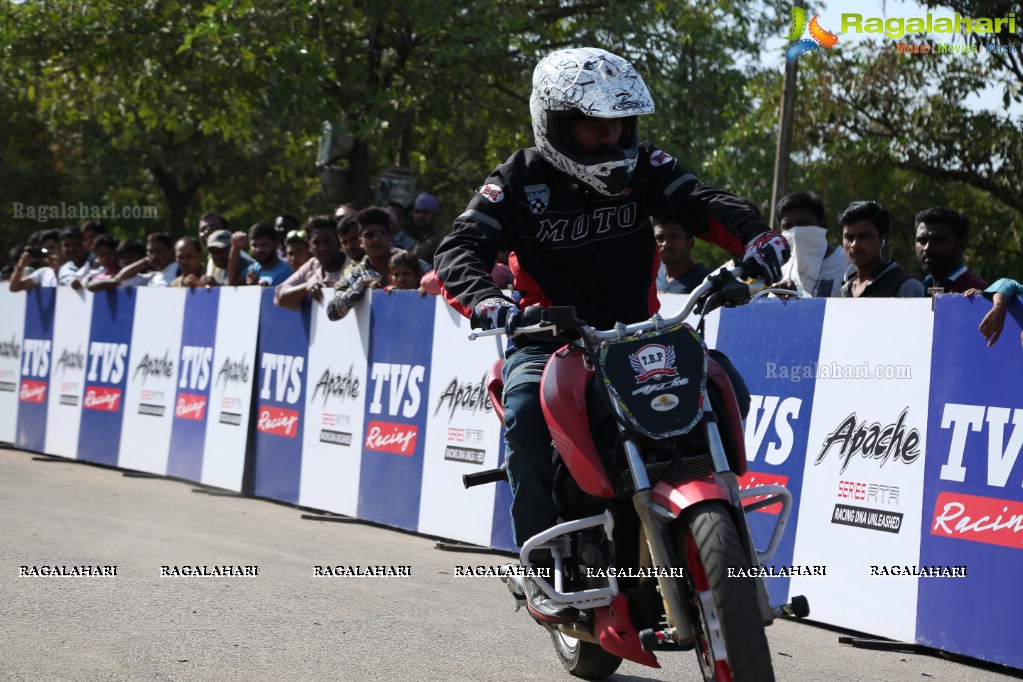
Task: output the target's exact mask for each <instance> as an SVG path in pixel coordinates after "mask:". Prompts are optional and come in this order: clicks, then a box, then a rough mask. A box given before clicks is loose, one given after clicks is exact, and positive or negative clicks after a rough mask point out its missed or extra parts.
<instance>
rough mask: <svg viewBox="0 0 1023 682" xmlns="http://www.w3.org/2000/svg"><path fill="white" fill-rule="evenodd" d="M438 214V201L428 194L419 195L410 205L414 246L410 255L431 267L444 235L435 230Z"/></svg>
mask: <svg viewBox="0 0 1023 682" xmlns="http://www.w3.org/2000/svg"><path fill="white" fill-rule="evenodd" d="M439 213H440V201H439V200H438V199H437V197H435V196H432V195H430V194H425V193H424V194H420V195H419V196H418V197H416V203H415V204H413V205H412V224H413V225H414V230H415V238H416V244H415V246H413V247H412V253H414V254H415V255H416V256H418V257H419V259H420V260H423V261H426V262H427V263H429V264H430V265H433V254H434V253H436V251H437V247H438V246H440V242H441V239H443V238H444V235H443V234H442V233H441V231H440V230H439V229H438V228H437V216H438V214H439Z"/></svg>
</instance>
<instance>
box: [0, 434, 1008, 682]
mask: <svg viewBox="0 0 1023 682" xmlns="http://www.w3.org/2000/svg"><path fill="white" fill-rule="evenodd" d="M43 459H44V458H37V457H36V456H34V455H32V454H30V453H25V452H16V451H10V450H0V605H2V608H0V679H2V680H39V679H60V680H64V679H69V680H137V679H145V680H389V681H391V680H524V679H529V680H567V679H574V678H570V677H569V676H568V675H567V673H565V672H564V671H563V669H562V668H561V666H560V664H559V663H558V662H557V659H556V658H555V656H554V653H553V651H552V650H551V645H550V640H549V639H548V637H547V635H546V634H545V632H544V631H543V630H542V629H541V628H540V627H538V626H537V625H536V624H535V623H533V622H532V621H531V620H530V619H529V618H528V616H526V614H525V611H524V610H523V611H520V612H518V613H515V612H514V607H513V604H512V600H511V598H510V596H508V594H507V592H506V590H505V587H504V586H503V585H502V584H501V583H500V582H499V580H498V579H496V578H467V577H455V576H454V575H453V573H454V568H455V566H469V565H481V564H482V565H499V564H501V563H505V561H506V559H505V558H504V557H502V556H498V555H494V554H485V553H452V552H444V551H440V550H438V549H436V548H435V544H436V542H435V540H433V539H430V538H424V537H420V536H416V535H411V534H407V533H401V532H397V531H392V530H388V529H384V528H380V527H374V526H369V525H365V524H360V523H327V522H321V521H312V520H304V519H302V514H303V512H302V511H301V510H298V509H295V508H292V507H289V506H286V505H280V504H274V503H271V502H267V501H262V500H254V499H246V498H241V497H237V496H219V495H209V494H203V493H196V492H193V489H194V486H192V485H190V484H187V483H182V482H179V481H172V480H166V479H160V478H136V477H128V476H125V475H123V474H122V473H121V472H119V471H116V470H112V469H104V468H99V467H94V466H89V465H84V464H78V463H74V462H68V461H40V460H43ZM86 565H87V566H99V567H104V566H116V575H115V576H109V575H108V576H88V577H85V576H80V577H73V576H54V575H49V576H20V575H19V574H20V573H21V572H22V568H21V567H22V566H25V567H27V572H40V573H41V572H44V571H45V570H46V569H45V568H44V567H48V566H66V567H68V570H71V569H72V567H74V566H86ZM338 565H341V566H363V567H372V566H384V567H394V572H396V573H397V572H400V569H399V567H403V566H404V567H408V572H409V573H410V574H411V575H409V576H394V577H386V576H381V577H340V576H333V577H325V576H316V575H314V572H315V568H314V567H315V566H338ZM163 566H168V567H172V568H171V569H170V570H171V571H173V567H178V568H179V571H178V572H183V569H182V567H187V566H208V567H210V570H213V569H214V567H217V566H233V567H242V568H241V569H240V571H241V572H243V573H244V572H246V568H245V567H258V569H257V570H258V575H241V576H237V577H196V576H190V577H182V576H178V577H173V576H161V570H162V569H161V567H163ZM34 567H35V568H34ZM93 570H96V569H93ZM233 570H239V569H238V568H235V569H233ZM108 572H109V569H108ZM247 572H249V573H252V572H253V570H252V569H251V568H249V569H248V570H247ZM840 634H841V633H839V632H837V631H834V630H831V629H827V628H823V627H819V626H814V625H812V624H806V623H794V622H777V623H775V624H774V625H773V626H772V627H770V628H769V629H768V636H769V639H770V643H771V649H772V652H773V655H774V666H775V671H776V675H777V678H778V679H779V680H812V681H817V680H843V681H867V680H870V681H874V680H885V681H889V680H892V681H896V680H923V679H926V680H956V681H963V682H965V681H970V682H979V681H988V680H991V681H993V680H1011V679H1021V678H1023V676H1016V675H1009V674H1005V673H1002V672H996V671H993V670H990V669H987V668H984V667H979V666H975V665H968V664H964V663H962V662H954V661H950V660H945V659H943V658H940V657H937V656H929V655H919V654H911V653H905V652H898V651H896V652H890V651H889V652H882V651H872V650H865V649H858V648H852V647H850V646H847V645H842V644H839V643H838V637H839V635H840ZM661 663H662V665H663V666H664V667H663V668H661V669H651V668H646V667H644V666H640V665H636V664H632V663H628V662H626V663H625V664H623V665H622V667H621V668H620V670H619V673H618V674H617V676H616V677H615V678H614V679H617V680H623V681H639V680H694V681H695V680H698V679H700V675H699V671H698V668H697V665H696V659H695V656H694V655H693V654H692V653H688V652H687V653H669V654H664V655H662V656H661Z"/></svg>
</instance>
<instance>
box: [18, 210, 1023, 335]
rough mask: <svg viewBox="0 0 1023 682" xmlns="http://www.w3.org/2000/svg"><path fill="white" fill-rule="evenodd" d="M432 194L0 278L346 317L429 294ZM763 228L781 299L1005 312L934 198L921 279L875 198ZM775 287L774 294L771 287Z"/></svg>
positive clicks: (917, 227) (505, 276) (923, 225)
mask: <svg viewBox="0 0 1023 682" xmlns="http://www.w3.org/2000/svg"><path fill="white" fill-rule="evenodd" d="M440 211H441V204H440V201H439V200H438V199H437V198H436V197H434V196H431V195H429V194H420V195H419V196H418V197H416V199H415V201H414V203H413V204H412V205H411V207H409V210H406V207H404V206H402V205H401V204H400V203H397V202H390V203H387V204H386V205H384V206H380V207H378V206H370V207H367V208H363V209H361V210H359V209H358V208H357V207H356V206H354V205H352V204H344V205H342V206H340V207H339V208H338V209H337V211H336V212H335V213H334V215H332V216H331V215H314V216H311V217H309V218H308V219H307V220H306V221H305V223H304V224H302V225H301V226H300V224H299V221H298V219H297V218H295V216H292V215H289V214H281V215H278V216H277V217H276V218H275V220H274V222H273V224H270V223H256V224H255V225H252V226H251V227H250V228H249V229H248V230H247V231H234V232H232V231H231V229H230V227H229V225H228V221H227V219H226V218H225V217H224V216H222V215H220V214H218V213H213V212H209V213H205V214H203V216H202V217H201V218H200V220H199V225H198V232H197V236H196V237H193V236H184V237H181V238H180V239H178V240H176V241H175V240H174V239H172V238H171V236H170V235H168V234H167V233H165V232H152V233H150V234H148V235H147V236H146V238H145V241H140V240H138V239H124V240H121V241H118V240H117V239H116V238H115V237H114V236H112V235H111V234H109V233H108V227H107V225H105V224H104V223H103V222H102V221H100V220H90V221H88V222H86V223H85V224H83V225H80V226H79V225H69V226H67V227H65V228H63V229H60V230H57V229H48V230H41V231H39V232H36V233H34V234H33V235H32V236H31V237H30V239H29V240H28V243H26V244H23V245H20V246H17V247H15V248H14V249H12V250H11V251H10V254H9V260H10V263H11V264H9V265H8V266H7V267H6V268H4V270H3V271H2V273H0V277H2V279H4V280H7V281H8V282H9V287H10V290H11V291H15V292H17V291H22V290H26V289H32V288H34V287H49V286H70V287H72V288H74V289H88V290H90V291H102V290H105V289H113V288H117V287H137V286H152V287H211V286H223V285H234V286H246V285H252V286H267V287H273V288H274V302H275V303H276V304H277V305H279V306H282V307H285V308H289V309H297V308H298V307H299V305H300V304H301V302H302V301H303V300H304V299H305V298H306V297H309V298H312V299H315V300H317V301H322V300H324V298H325V292H324V289H329V291H327V292H326V297H327V298H328V299H329V300H328V305H327V314H328V316H329V317H330V318H331V319H340V318H342V317H344V316H345V315H346V314H347V313H348V312H349V310H351V308H352V307H353V306H354V305H355V304H356V303H357V302H358V301H359V300H361V299H362V298H363V296H364V294H365V291H366V290H367V289H374V288H379V289H382V290H384V291H388V292H389V291H393V290H395V289H415V290H418V291H419V293H420V294H421V295H427V294H432V295H436V294H439V293H440V291H441V283H440V282H439V280H438V279H437V277H436V274H435V273H434V271H433V268H432V260H433V256H434V253H435V252H436V250H437V246H438V244H439V243H440V240H441V238H442V236H443V231H442V230H441V228H440V226H439V224H438V217H439V215H440ZM775 216H776V217H775V221H776V225H775V229H776V230H777V231H778V232H779V233H781V234H782V235H783V236H784V237H785V238H786V240H787V241H788V242H789V245H790V247H791V252H792V258H791V260H790V261H789V262H788V263H787V264H786V266H785V269H784V277H785V279H784V280H783V281H782V282H780V283H778V284H777V285H776V289H784V290H788V291H791V292H792V294H791V297H792V298H809V297H844V298H883V297H896V298H909V297H922V296H933V295H935V294H938V293H946V294H949V293H951V294H963V295H966V296H970V297H972V296H976V295H982V296H984V297H986V298H988V299H989V300H991V301H992V308H991V310H990V311H989V312H988V314H987V315H986V316H985V318H984V320H983V322H982V323H981V326H980V332H981V334H982V335H983V336H984V338H985V339H986V340H987V341H988V345H991V344H993V343H994V342H995V341H997V340H998V337H999V335H1000V334H1001V331H1002V329H1003V326H1004V321H1005V314H1006V311H1007V309H1008V307H1009V305H1010V303H1011V301H1012V300H1013V298H1014V297H1015V296H1019V295H1023V285H1020V284H1019V283H1018V282H1016V281H1014V280H1011V279H1000V280H998V281H997V282H995V283H994V284H992V285H990V286H989V284H988V282H986V281H985V280H984V279H982V278H980V277H978V276H977V275H975V274H974V273H972V272H970V270H969V268H968V267H967V265H966V263H965V261H964V253H965V250H966V247H967V244H968V240H969V221H968V219H967V218H966V216H965V215H963V214H962V213H960V212H958V211H955V210H952V209H949V208H943V207H932V208H927V209H924V210H921V211H920V212H919V213H917V215H916V216H915V219H914V221H913V230H914V231H915V250H916V257H917V260H918V262H919V265H920V267H921V269H922V271H923V272H924V273H925V277H924V278H923V281H920V280H917V279H915V278H914V277H913V276H912V275H910V274H909V273H908V272H906V271H905V270H903V269H902V268H901V267H899V265H898V263H896V262H895V261H894V260H893V259H892V258H891V252H890V247H889V235H890V232H891V230H892V225H891V224H890V219H889V215H888V212H887V211H886V210H885V208H884V207H883V206H882V205H881V204H879V203H877V202H875V201H857V202H853V203H852V204H850V205H849V206H847V207H846V208H845V209H844V210H843V211H842V212H841V213H840V214H839V215H838V218H837V220H836V228H837V234H836V237H837V238H839V239H840V243H839V244H833V243H831V242H830V241H829V239H828V233H829V230H828V228H827V226H826V223H827V220H826V218H825V210H824V202H823V201H822V199H821V198H820V196H818V195H817V194H815V193H813V192H795V193H793V194H789V195H787V196H786V197H784V198H783V199H782V200H781V201H780V202H778V205H777V206H776V210H775ZM653 230H654V236H655V239H656V242H657V245H658V249H659V255H660V260H661V266H660V270H659V272H658V275H657V280H656V286H657V289H658V291H663V292H669V293H687V292H689V291H691V290H692V289H694V288H695V287H696V286H698V285H699V283H700V282H702V281H703V280H704V279H705V278H706V277H707V276H708V275H709V274H710V273H711V272H712V269H711V268H709V267H707V266H706V265H704V264H703V263H698V262H695V261H694V260H693V259H692V249H693V245H694V239H693V236H692V235H691V234H689V232H687V230H686V227H685V226H683V225H677V224H675V223H662V222H659V221H656V220H655V221H654V224H653ZM508 255H509V254H502V257H501V258H500V259H499V262H498V263H497V264H496V265H495V267H494V269H493V271H492V273H491V276H492V277H493V278H494V280H495V282H496V283H497V284H498V285H499V286H501V287H511V286H512V271H511V270H510V269H509V266H508V265H507V258H508ZM783 295H784V294H783Z"/></svg>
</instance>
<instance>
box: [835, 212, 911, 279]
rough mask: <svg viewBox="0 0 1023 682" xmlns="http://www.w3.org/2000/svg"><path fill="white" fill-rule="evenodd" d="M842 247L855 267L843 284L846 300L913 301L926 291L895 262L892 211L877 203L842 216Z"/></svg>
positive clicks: (851, 268)
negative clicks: (888, 253) (889, 249)
mask: <svg viewBox="0 0 1023 682" xmlns="http://www.w3.org/2000/svg"><path fill="white" fill-rule="evenodd" d="M838 225H839V227H841V228H842V246H843V247H844V248H845V255H846V256H847V257H848V258H849V262H850V263H852V265H850V266H849V269H848V270H846V273H845V281H844V282H843V283H842V297H843V298H892V297H897V298H913V297H919V296H923V295H924V287H923V285H922V284H920V282H918V281H917V280H915V279H913V277H912V275H910V274H909V273H908V272H906V271H905V270H903V269H902V268H900V267H899V265H898V263H896V262H895V261H893V260H892V259H891V258H888V259H887V260H886V259H885V257H884V249H885V247H886V246H887V245H888V229H889V228H888V211H886V210H885V208H884V207H883V206H881V204H879V203H877V202H876V201H856V202H853V203H852V204H850V205H849V207H848V208H846V209H845V210H844V211H843V212H842V215H840V216H838Z"/></svg>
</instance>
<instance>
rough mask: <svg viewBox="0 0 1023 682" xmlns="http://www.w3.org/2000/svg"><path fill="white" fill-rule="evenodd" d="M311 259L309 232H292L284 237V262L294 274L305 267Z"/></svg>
mask: <svg viewBox="0 0 1023 682" xmlns="http://www.w3.org/2000/svg"><path fill="white" fill-rule="evenodd" d="M310 257H311V254H310V253H309V233H308V232H306V231H305V230H291V231H290V232H288V233H287V234H286V235H285V236H284V260H285V261H287V263H288V266H289V267H290V268H291V270H292V272H294V271H296V270H298V269H299V268H300V267H302V266H303V265H305V264H306V261H308V260H309V258H310Z"/></svg>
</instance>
